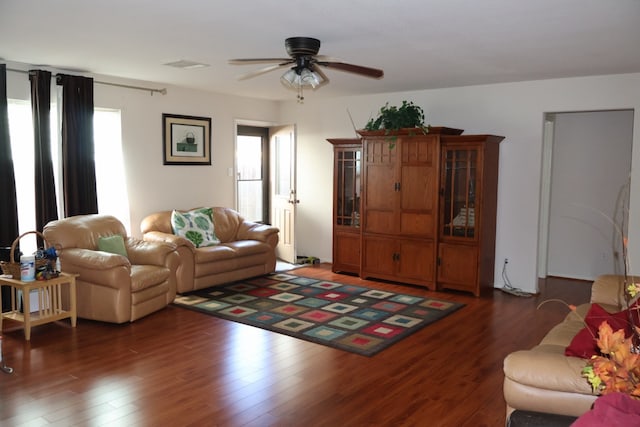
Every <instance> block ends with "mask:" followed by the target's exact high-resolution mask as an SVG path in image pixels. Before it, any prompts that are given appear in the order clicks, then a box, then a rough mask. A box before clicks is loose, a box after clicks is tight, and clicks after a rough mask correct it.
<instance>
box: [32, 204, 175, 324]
mask: <svg viewBox="0 0 640 427" xmlns="http://www.w3.org/2000/svg"><path fill="white" fill-rule="evenodd" d="M43 234H44V236H45V238H46V239H47V243H48V244H49V245H51V246H53V247H55V248H56V250H57V251H58V256H59V258H60V265H61V269H62V271H64V272H66V273H75V274H78V275H79V276H78V278H77V279H76V283H77V302H78V317H81V318H85V319H92V320H99V321H103V322H111V323H125V322H133V321H134V320H137V319H140V318H141V317H144V316H146V315H148V314H150V313H153V312H155V311H157V310H160V309H162V308H164V307H166V306H167V305H168V304H170V303H171V302H172V301H173V300H174V298H175V296H176V269H177V267H178V264H179V262H180V260H179V257H178V253H177V252H176V246H175V245H173V244H171V243H169V242H165V243H161V242H145V241H143V240H140V239H136V238H134V237H127V232H126V230H125V228H124V225H123V224H122V223H121V222H120V221H119V220H118V219H117V218H115V217H113V216H110V215H99V214H92V215H78V216H73V217H69V218H64V219H60V220H56V221H51V222H49V223H48V224H47V225H46V226H45V227H44V230H43ZM115 235H120V236H122V238H123V241H124V245H125V248H126V253H127V256H123V255H118V254H115V253H109V252H105V251H100V250H98V244H99V241H100V239H101V238H102V237H110V236H115ZM118 240H119V239H118Z"/></svg>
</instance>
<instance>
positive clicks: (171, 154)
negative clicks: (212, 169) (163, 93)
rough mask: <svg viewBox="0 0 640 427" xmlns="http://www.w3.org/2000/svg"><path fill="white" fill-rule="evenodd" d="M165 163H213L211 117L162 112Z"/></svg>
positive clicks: (163, 156)
mask: <svg viewBox="0 0 640 427" xmlns="http://www.w3.org/2000/svg"><path fill="white" fill-rule="evenodd" d="M162 139H163V146H162V158H163V160H164V164H165V165H210V164H211V118H210V117H194V116H182V115H177V114H166V113H164V114H162Z"/></svg>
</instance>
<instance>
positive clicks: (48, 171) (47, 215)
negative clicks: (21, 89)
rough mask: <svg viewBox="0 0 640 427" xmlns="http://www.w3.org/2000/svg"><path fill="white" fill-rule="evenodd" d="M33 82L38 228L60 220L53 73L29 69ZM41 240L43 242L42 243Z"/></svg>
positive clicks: (32, 104)
mask: <svg viewBox="0 0 640 427" xmlns="http://www.w3.org/2000/svg"><path fill="white" fill-rule="evenodd" d="M29 81H30V82H31V110H32V113H33V135H34V154H35V192H36V229H37V230H42V229H43V228H44V226H45V225H46V224H47V223H48V222H49V221H52V220H54V219H58V208H57V206H56V187H55V181H54V178H53V159H52V158H51V127H50V119H49V117H50V112H51V111H50V110H51V73H50V72H49V71H42V70H31V71H29ZM41 245H42V242H40V245H39V246H41Z"/></svg>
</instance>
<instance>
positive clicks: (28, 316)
mask: <svg viewBox="0 0 640 427" xmlns="http://www.w3.org/2000/svg"><path fill="white" fill-rule="evenodd" d="M77 276H78V275H77V274H68V273H60V276H59V277H56V278H53V279H49V280H34V281H32V282H23V281H22V280H17V279H10V278H7V277H0V285H6V286H10V287H11V310H10V311H8V312H6V313H2V315H1V316H0V333H1V331H2V320H3V319H11V320H14V321H16V322H20V323H23V324H24V336H25V339H26V340H27V341H29V340H30V339H31V327H33V326H37V325H43V324H45V323H50V322H55V321H56V320H61V319H71V326H72V327H74V328H75V327H76V323H77V311H76V277H77ZM63 286H68V290H69V304H68V305H69V307H68V308H66V309H65V308H63V298H62V291H63ZM32 290H37V291H38V310H37V311H34V312H33V313H32V312H31V291H32ZM19 292H22V300H23V301H22V307H23V310H22V311H23V312H21V311H20V298H19ZM1 304H2V295H1V294H0V305H1Z"/></svg>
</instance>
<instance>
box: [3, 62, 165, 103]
mask: <svg viewBox="0 0 640 427" xmlns="http://www.w3.org/2000/svg"><path fill="white" fill-rule="evenodd" d="M7 71H13V72H14V73H23V74H29V72H28V71H24V70H16V69H13V68H7ZM52 76H53V77H56V76H57V74H53V75H52ZM93 82H94V83H97V84H101V85H107V86H116V87H122V88H125V89H135V90H143V91H145V92H150V93H151V96H153V94H154V93H159V94H161V95H166V94H167V89H166V88H162V89H154V88H150V87H143V86H133V85H124V84H120V83H110V82H101V81H99V80H94V81H93Z"/></svg>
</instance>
